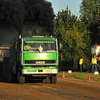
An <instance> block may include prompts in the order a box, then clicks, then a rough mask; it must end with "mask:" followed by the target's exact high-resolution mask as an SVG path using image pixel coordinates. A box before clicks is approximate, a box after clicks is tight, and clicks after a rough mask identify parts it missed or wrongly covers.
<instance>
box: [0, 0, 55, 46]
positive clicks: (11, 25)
mask: <svg viewBox="0 0 100 100" xmlns="http://www.w3.org/2000/svg"><path fill="white" fill-rule="evenodd" d="M54 17H55V15H54V13H53V8H52V5H51V3H50V2H47V1H45V0H0V41H1V42H0V45H1V44H2V43H3V44H11V42H12V41H13V40H14V39H15V38H16V36H17V35H18V34H24V33H23V29H27V30H28V27H29V26H33V27H35V28H36V27H37V28H38V27H39V28H40V27H41V28H42V29H41V30H42V31H45V32H47V33H48V34H49V35H52V34H53V29H54V22H53V19H54ZM26 27H27V28H26ZM33 27H32V28H33Z"/></svg>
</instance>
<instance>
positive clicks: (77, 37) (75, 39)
mask: <svg viewBox="0 0 100 100" xmlns="http://www.w3.org/2000/svg"><path fill="white" fill-rule="evenodd" d="M85 28H86V26H85V24H84V23H82V22H81V21H80V20H79V19H77V16H75V15H73V14H72V15H71V12H70V10H68V6H67V8H66V10H65V11H64V10H62V12H60V11H59V12H58V14H57V16H56V19H55V32H54V37H57V38H58V42H61V43H62V44H63V49H62V51H60V52H59V57H60V61H61V62H62V66H66V65H67V66H73V67H77V60H78V59H79V57H80V56H84V57H85V58H86V59H87V64H89V60H88V57H87V56H86V54H85V53H86V51H85V50H87V49H86V48H87V44H86V43H88V42H89V41H88V42H87V41H86V42H85V39H88V38H89V37H87V36H86V35H85V36H84V34H85V32H84V30H85ZM85 65H86V64H85Z"/></svg>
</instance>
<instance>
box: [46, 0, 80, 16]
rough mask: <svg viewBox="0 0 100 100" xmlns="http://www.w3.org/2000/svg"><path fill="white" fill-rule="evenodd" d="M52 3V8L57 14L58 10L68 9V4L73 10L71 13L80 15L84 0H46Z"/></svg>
mask: <svg viewBox="0 0 100 100" xmlns="http://www.w3.org/2000/svg"><path fill="white" fill-rule="evenodd" d="M46 1H49V2H51V3H52V8H53V10H54V13H55V14H57V13H58V11H62V9H63V10H65V9H66V7H67V5H68V8H69V9H70V10H71V13H73V14H74V15H76V16H78V17H79V15H80V13H79V10H80V4H81V2H82V0H46Z"/></svg>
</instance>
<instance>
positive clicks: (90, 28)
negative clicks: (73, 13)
mask: <svg viewBox="0 0 100 100" xmlns="http://www.w3.org/2000/svg"><path fill="white" fill-rule="evenodd" d="M80 13H81V15H80V19H81V21H82V22H83V23H85V25H86V28H87V35H90V37H91V44H95V43H97V42H99V41H98V39H99V38H98V37H100V30H99V27H98V24H95V21H96V20H98V19H99V15H100V0H82V3H81V6H80Z"/></svg>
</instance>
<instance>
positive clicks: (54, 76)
mask: <svg viewBox="0 0 100 100" xmlns="http://www.w3.org/2000/svg"><path fill="white" fill-rule="evenodd" d="M50 82H51V84H56V83H57V74H55V75H52V76H51V78H50Z"/></svg>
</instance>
